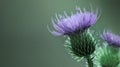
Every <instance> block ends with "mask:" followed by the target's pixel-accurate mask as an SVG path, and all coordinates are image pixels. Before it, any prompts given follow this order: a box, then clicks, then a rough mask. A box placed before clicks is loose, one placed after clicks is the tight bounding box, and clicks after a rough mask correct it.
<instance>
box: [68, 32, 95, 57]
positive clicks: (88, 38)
mask: <svg viewBox="0 0 120 67" xmlns="http://www.w3.org/2000/svg"><path fill="white" fill-rule="evenodd" d="M69 37H70V42H71V47H72V51H73V52H74V54H75V55H77V56H84V57H86V56H89V55H91V54H92V53H93V52H94V51H95V45H96V41H95V40H94V38H93V36H92V34H91V33H90V32H89V31H85V32H83V33H80V34H73V35H70V36H69Z"/></svg>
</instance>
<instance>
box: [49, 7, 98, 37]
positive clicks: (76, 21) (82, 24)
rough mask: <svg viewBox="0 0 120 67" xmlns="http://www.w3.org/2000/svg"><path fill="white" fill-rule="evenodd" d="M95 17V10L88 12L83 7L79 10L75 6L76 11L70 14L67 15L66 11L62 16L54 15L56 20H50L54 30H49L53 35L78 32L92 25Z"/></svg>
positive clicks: (96, 17)
mask: <svg viewBox="0 0 120 67" xmlns="http://www.w3.org/2000/svg"><path fill="white" fill-rule="evenodd" d="M97 19H98V15H97V11H96V13H94V12H93V11H92V10H91V12H88V11H86V10H85V9H84V11H81V10H80V8H78V7H77V11H76V13H75V14H71V16H68V15H67V14H66V13H65V14H64V15H63V16H61V15H59V16H58V15H56V20H55V21H54V20H52V23H53V26H54V28H55V31H50V32H51V33H52V34H54V35H70V34H72V33H80V32H83V31H84V30H87V29H88V28H89V27H91V26H92V25H94V24H95V23H96V21H97ZM55 22H56V23H55Z"/></svg>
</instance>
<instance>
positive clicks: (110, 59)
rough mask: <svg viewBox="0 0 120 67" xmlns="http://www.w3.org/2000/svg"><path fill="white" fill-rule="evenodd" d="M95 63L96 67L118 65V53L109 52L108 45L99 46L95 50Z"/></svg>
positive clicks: (114, 66)
mask: <svg viewBox="0 0 120 67" xmlns="http://www.w3.org/2000/svg"><path fill="white" fill-rule="evenodd" d="M95 54H96V56H95V64H96V65H97V67H118V64H119V63H120V59H119V55H118V54H114V53H112V52H111V50H110V49H108V47H107V46H106V47H105V46H104V47H99V49H97V50H96V52H95Z"/></svg>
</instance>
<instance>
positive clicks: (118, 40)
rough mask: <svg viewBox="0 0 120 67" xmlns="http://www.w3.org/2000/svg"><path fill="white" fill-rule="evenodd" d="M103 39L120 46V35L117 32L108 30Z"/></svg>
mask: <svg viewBox="0 0 120 67" xmlns="http://www.w3.org/2000/svg"><path fill="white" fill-rule="evenodd" d="M102 39H103V40H105V41H106V42H107V43H108V44H110V45H112V46H116V47H120V36H118V35H116V34H113V33H111V32H108V31H106V32H104V33H103V35H102Z"/></svg>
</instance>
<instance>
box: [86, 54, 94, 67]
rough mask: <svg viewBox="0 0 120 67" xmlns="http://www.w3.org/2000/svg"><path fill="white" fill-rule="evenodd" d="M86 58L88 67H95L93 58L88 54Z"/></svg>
mask: <svg viewBox="0 0 120 67" xmlns="http://www.w3.org/2000/svg"><path fill="white" fill-rule="evenodd" d="M86 59H87V63H88V67H93V61H92V58H90V56H88V57H86Z"/></svg>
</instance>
